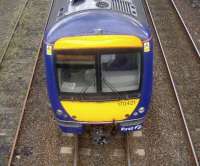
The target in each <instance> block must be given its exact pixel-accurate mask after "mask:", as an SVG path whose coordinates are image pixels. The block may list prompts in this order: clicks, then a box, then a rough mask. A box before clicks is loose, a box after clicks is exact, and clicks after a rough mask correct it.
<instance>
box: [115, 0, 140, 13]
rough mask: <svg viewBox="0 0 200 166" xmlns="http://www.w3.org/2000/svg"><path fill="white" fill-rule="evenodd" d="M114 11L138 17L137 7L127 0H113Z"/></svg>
mask: <svg viewBox="0 0 200 166" xmlns="http://www.w3.org/2000/svg"><path fill="white" fill-rule="evenodd" d="M112 9H113V10H115V11H121V12H123V13H125V14H128V15H132V16H134V17H137V9H136V6H135V5H134V4H133V3H132V2H129V1H126V0H112Z"/></svg>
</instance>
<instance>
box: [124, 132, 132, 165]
mask: <svg viewBox="0 0 200 166" xmlns="http://www.w3.org/2000/svg"><path fill="white" fill-rule="evenodd" d="M125 142H126V145H125V151H126V161H127V166H132V164H131V150H130V144H129V134H128V133H127V134H126V135H125Z"/></svg>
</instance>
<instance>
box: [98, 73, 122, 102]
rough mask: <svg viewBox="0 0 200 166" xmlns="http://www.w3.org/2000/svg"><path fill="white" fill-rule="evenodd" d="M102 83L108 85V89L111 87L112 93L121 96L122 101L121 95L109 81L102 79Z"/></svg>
mask: <svg viewBox="0 0 200 166" xmlns="http://www.w3.org/2000/svg"><path fill="white" fill-rule="evenodd" d="M102 81H103V82H104V83H105V84H106V85H107V87H109V88H110V89H111V90H112V92H114V93H116V94H117V95H118V96H119V99H122V97H121V95H120V93H119V92H118V91H117V90H116V89H115V87H114V86H113V85H112V84H111V83H110V82H109V81H108V80H106V79H105V78H104V77H102Z"/></svg>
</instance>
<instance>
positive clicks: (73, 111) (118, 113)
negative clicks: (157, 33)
mask: <svg viewBox="0 0 200 166" xmlns="http://www.w3.org/2000/svg"><path fill="white" fill-rule="evenodd" d="M43 54H44V57H45V68H46V77H47V87H48V95H49V99H50V103H51V105H52V110H53V112H54V115H55V119H56V120H57V122H58V126H59V127H60V129H61V130H62V131H63V132H64V133H76V134H81V133H83V131H84V128H85V126H88V125H91V126H92V125H94V126H96V125H111V126H112V125H113V126H115V128H117V129H118V131H121V132H125V133H126V132H130V131H136V130H140V129H141V128H142V126H143V122H144V119H145V116H146V114H147V112H148V107H149V104H150V99H151V95H152V80H153V41H152V34H151V30H150V27H149V24H148V22H147V18H146V15H145V11H144V6H143V2H142V1H139V0H58V1H54V2H53V7H52V10H51V13H50V17H49V21H48V25H47V27H46V31H45V38H44V50H43Z"/></svg>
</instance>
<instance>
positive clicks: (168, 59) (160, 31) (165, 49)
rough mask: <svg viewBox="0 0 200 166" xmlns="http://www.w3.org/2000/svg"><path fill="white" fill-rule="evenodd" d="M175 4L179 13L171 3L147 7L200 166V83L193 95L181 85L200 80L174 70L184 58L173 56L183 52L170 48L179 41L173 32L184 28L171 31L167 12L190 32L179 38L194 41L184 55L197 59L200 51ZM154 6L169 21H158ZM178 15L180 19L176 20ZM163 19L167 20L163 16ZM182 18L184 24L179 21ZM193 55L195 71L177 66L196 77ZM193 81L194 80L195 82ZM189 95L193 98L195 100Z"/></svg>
mask: <svg viewBox="0 0 200 166" xmlns="http://www.w3.org/2000/svg"><path fill="white" fill-rule="evenodd" d="M171 2H172V3H173V6H174V8H175V10H174V9H173V8H172V7H171V6H170V4H169V1H168V2H165V3H163V2H160V4H161V3H162V5H160V6H159V3H157V4H156V2H148V1H147V0H145V3H146V5H147V8H148V12H149V13H150V17H151V20H152V23H153V27H154V29H155V32H156V35H157V38H158V41H159V45H160V47H161V51H162V55H163V57H164V60H165V64H166V66H167V70H168V73H169V76H170V80H171V84H172V87H173V90H174V93H175V96H176V100H177V102H178V106H179V110H180V113H181V117H182V120H183V123H184V126H185V130H186V134H187V137H188V141H189V144H190V147H191V151H192V154H193V158H194V161H195V164H196V165H197V166H199V156H200V154H199V152H196V149H197V148H198V146H199V142H198V141H197V139H198V138H199V133H197V132H196V135H195V134H194V132H195V131H194V129H198V128H199V126H198V123H197V119H199V115H198V110H199V109H198V108H199V107H200V106H199V102H198V101H197V100H195V97H196V99H199V95H198V94H195V90H196V92H197V93H198V90H197V89H198V87H199V86H198V83H199V80H196V82H195V81H194V82H195V83H194V85H193V86H194V87H195V90H194V91H191V90H190V89H188V84H185V85H183V84H181V82H182V83H184V79H191V78H193V79H194V80H195V79H196V78H198V76H197V75H195V76H194V77H191V78H190V76H191V75H186V74H185V73H181V71H180V70H177V69H175V68H173V66H172V65H173V60H179V59H180V56H181V55H180V53H178V54H177V53H176V54H174V55H172V52H174V51H173V50H174V49H178V48H179V49H180V48H181V47H180V45H179V44H177V43H176V46H174V47H172V44H170V43H168V42H172V41H173V40H176V35H175V34H174V33H173V31H174V32H178V30H180V29H179V28H181V27H180V25H176V27H178V26H179V27H178V28H174V29H173V30H172V28H170V27H171V25H170V26H169V24H170V22H168V20H167V16H168V17H169V15H167V14H166V12H168V13H170V16H172V15H173V17H174V19H175V18H176V19H175V20H174V22H173V23H176V24H179V23H180V20H181V23H182V24H183V26H184V28H185V29H186V30H185V29H184V28H183V29H182V34H181V35H179V37H180V36H181V37H182V38H181V39H182V40H184V39H185V40H186V41H185V42H188V41H192V44H185V43H184V44H185V45H187V47H184V48H182V49H181V51H182V53H185V51H186V52H190V53H192V54H195V51H196V53H197V55H198V56H199V51H198V48H197V46H196V45H195V43H194V41H193V39H192V37H191V34H190V33H189V31H188V29H187V27H186V25H185V23H184V20H183V18H182V17H181V15H180V13H179V12H178V10H177V7H176V6H175V3H174V2H173V0H172V1H171ZM150 4H151V5H150ZM166 4H167V5H166ZM150 6H151V7H152V8H153V9H154V10H156V9H158V8H159V10H162V11H163V14H166V15H165V18H164V19H163V18H158V17H159V16H158V15H157V17H156V14H154V13H152V10H151V7H150ZM176 14H177V15H178V16H176ZM161 17H163V15H162V16H161ZM179 18H180V20H178V19H179ZM163 20H164V21H163ZM161 21H162V24H159V22H161ZM167 24H168V26H167ZM157 27H158V28H157ZM170 32H171V34H172V33H173V34H174V35H171V37H170V38H169V36H168V35H166V34H167V33H170ZM164 33H165V34H164ZM185 33H186V34H185ZM184 35H186V36H184ZM177 36H178V35H177ZM188 37H189V39H187V38H188ZM170 40H171V41H170ZM173 44H174V43H173ZM176 47H177V48H176ZM183 50H184V51H183ZM188 50H189V51H188ZM170 51H171V52H170ZM170 54H171V56H170ZM192 54H189V55H187V57H189V58H187V59H190V60H191V61H194V62H193V63H194V66H191V67H192V69H193V71H191V69H190V70H189V68H187V67H188V66H190V65H188V64H186V63H181V61H178V62H180V64H177V65H179V67H180V68H181V67H186V70H185V72H189V73H190V74H192V73H193V72H194V71H198V69H199V66H200V65H199V59H195V58H193V57H192ZM172 56H177V59H176V57H175V58H172ZM182 58H183V57H182ZM186 61H187V60H186ZM187 62H189V61H187ZM175 72H177V75H176V74H175ZM198 72H199V71H198ZM181 74H182V75H184V77H183V78H182V79H181ZM179 78H180V79H179ZM193 79H191V81H192V80H193ZM179 81H181V82H179ZM177 84H179V85H177ZM182 85H183V86H184V87H183V88H182V89H181V88H180V86H182ZM196 88H197V89H196ZM185 91H187V92H186V93H184V92H185ZM192 92H193V93H192ZM189 94H191V95H192V97H191V95H189ZM186 98H188V99H189V101H188V100H186V103H185V102H183V100H184V99H186ZM195 101H196V102H195ZM189 103H192V105H190V104H189ZM189 107H191V108H190V109H192V113H193V115H192V116H190V117H189V115H188V114H189V113H188V112H187V111H188V109H189ZM190 113H191V112H190ZM194 127H195V128H194ZM194 140H195V142H194ZM195 147H196V149H195ZM197 153H198V154H197Z"/></svg>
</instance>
